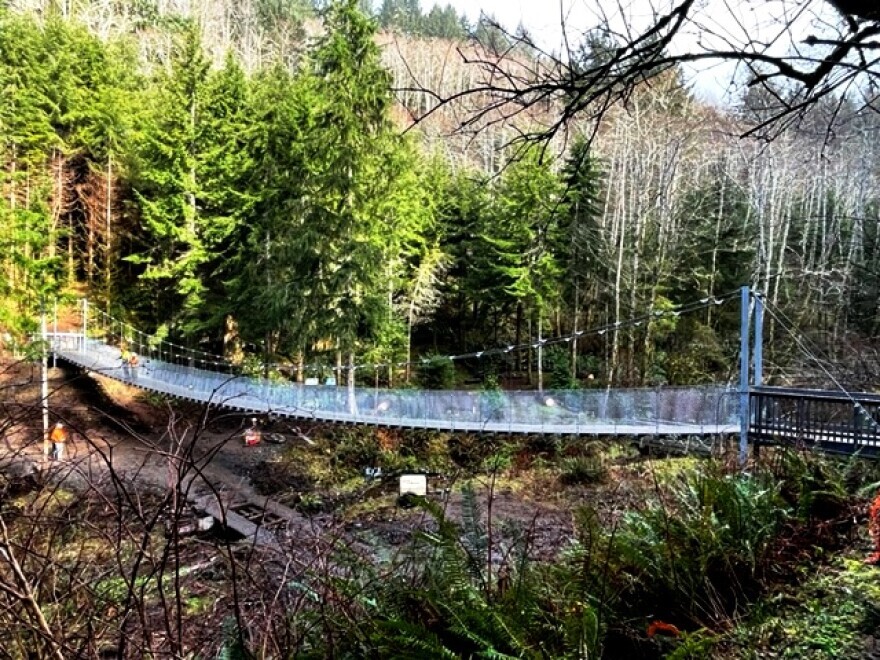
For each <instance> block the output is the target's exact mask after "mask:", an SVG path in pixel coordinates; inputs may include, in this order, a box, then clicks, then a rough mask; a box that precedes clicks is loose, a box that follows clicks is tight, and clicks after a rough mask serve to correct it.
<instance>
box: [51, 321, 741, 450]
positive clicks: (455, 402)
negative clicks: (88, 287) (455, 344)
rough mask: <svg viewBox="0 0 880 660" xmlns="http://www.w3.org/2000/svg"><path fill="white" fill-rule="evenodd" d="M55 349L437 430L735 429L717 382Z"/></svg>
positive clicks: (55, 341) (115, 367)
mask: <svg viewBox="0 0 880 660" xmlns="http://www.w3.org/2000/svg"><path fill="white" fill-rule="evenodd" d="M49 339H50V342H51V345H52V348H53V350H54V351H55V352H56V353H57V354H58V355H59V356H61V357H63V358H65V359H67V360H69V361H71V362H74V363H76V364H79V365H80V366H82V367H85V368H87V369H91V370H94V371H96V372H99V373H101V374H103V375H106V376H109V377H112V378H115V379H118V380H121V381H124V382H127V383H129V384H131V385H135V386H137V387H141V388H144V389H149V390H153V391H156V392H161V393H164V394H168V395H171V396H177V397H184V398H188V399H192V400H195V401H202V402H210V403H211V404H213V405H218V406H224V407H227V408H233V409H239V410H243V411H253V412H261V413H263V412H265V413H273V414H277V415H280V416H289V417H299V418H308V419H315V420H326V421H337V422H348V423H358V424H373V425H384V426H403V427H416V428H431V429H441V430H467V431H490V432H510V433H571V434H611V435H652V434H653V435H687V434H699V435H709V434H717V433H733V432H736V431H738V429H739V421H738V414H739V411H738V398H737V392H736V391H734V390H731V389H729V388H727V387H724V386H704V387H684V388H680V387H664V388H657V389H626V390H620V389H609V390H559V391H555V390H554V391H547V390H545V391H543V392H536V391H507V390H473V391H472V390H455V391H448V390H419V389H408V388H407V389H383V388H372V387H356V388H347V387H345V386H338V387H337V386H326V385H306V384H303V383H295V382H291V381H287V380H278V379H266V378H256V377H250V376H244V375H238V374H235V373H231V371H232V365H230V364H229V363H226V364H224V365H223V366H222V370H218V369H216V368H215V369H207V368H201V367H200V366H197V361H196V360H195V359H192V360H189V361H187V362H186V363H184V364H181V363H179V362H173V361H167V360H163V359H162V352H161V350H157V351H155V352H151V351H150V350H148V347H145V348H147V350H144V348H141V350H140V354H139V358H140V359H139V362H138V365H137V366H131V365H129V364H124V363H123V361H122V359H121V351H120V348H119V347H118V346H115V345H111V344H108V343H106V342H105V341H103V340H102V339H95V338H91V337H90V338H86V337H84V336H83V335H81V334H74V333H68V334H63V333H54V334H51V335H50V337H49Z"/></svg>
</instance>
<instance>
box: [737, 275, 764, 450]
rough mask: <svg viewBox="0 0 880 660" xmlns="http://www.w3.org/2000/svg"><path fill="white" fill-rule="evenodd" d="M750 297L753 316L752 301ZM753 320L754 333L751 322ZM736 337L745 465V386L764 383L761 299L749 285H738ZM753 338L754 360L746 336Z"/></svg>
mask: <svg viewBox="0 0 880 660" xmlns="http://www.w3.org/2000/svg"><path fill="white" fill-rule="evenodd" d="M753 300H754V303H755V305H754V316H753V315H752V301H753ZM753 322H754V335H753V334H752V325H753ZM739 332H740V337H739V351H740V353H739V406H740V408H739V411H740V419H739V423H740V429H739V464H740V465H741V466H742V465H745V463H746V461H747V460H748V457H749V421H750V411H749V390H750V389H751V387H752V383H754V387H761V385H763V383H764V299H763V298H762V297H761V294H760V293H758V292H757V291H752V289H751V287H749V286H743V287H742V288H741V289H740V330H739ZM750 338H753V339H754V361H752V359H751V357H752V356H751V355H750V354H749V339H750Z"/></svg>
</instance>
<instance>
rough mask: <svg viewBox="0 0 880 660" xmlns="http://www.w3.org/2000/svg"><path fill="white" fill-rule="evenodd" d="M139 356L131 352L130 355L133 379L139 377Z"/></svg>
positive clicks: (129, 363)
mask: <svg viewBox="0 0 880 660" xmlns="http://www.w3.org/2000/svg"><path fill="white" fill-rule="evenodd" d="M138 364H139V362H138V356H137V353H131V354H130V355H129V356H128V366H129V367H130V368H131V377H132V379H133V380H134V379H137V375H138Z"/></svg>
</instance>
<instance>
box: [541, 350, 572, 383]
mask: <svg viewBox="0 0 880 660" xmlns="http://www.w3.org/2000/svg"><path fill="white" fill-rule="evenodd" d="M544 373H545V376H546V380H545V383H546V387H548V388H550V389H554V390H573V389H578V388H579V387H580V382H579V381H578V380H577V379H575V378H572V372H571V349H570V348H569V347H568V344H566V345H564V346H549V347H548V348H546V349H545V350H544Z"/></svg>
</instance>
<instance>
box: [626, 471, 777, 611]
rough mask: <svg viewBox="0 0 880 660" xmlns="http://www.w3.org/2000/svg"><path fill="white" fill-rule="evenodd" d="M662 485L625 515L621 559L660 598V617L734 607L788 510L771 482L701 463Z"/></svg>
mask: <svg viewBox="0 0 880 660" xmlns="http://www.w3.org/2000/svg"><path fill="white" fill-rule="evenodd" d="M669 488H670V492H669V494H668V496H667V497H666V498H664V500H663V501H660V502H654V503H650V504H648V505H647V506H646V507H645V508H644V509H643V510H640V511H632V512H629V513H627V514H626V515H625V516H624V520H623V524H622V525H621V528H620V530H619V533H618V536H617V542H618V544H619V545H618V551H619V553H620V560H621V561H622V562H623V565H624V566H625V567H626V570H627V571H629V572H632V573H633V574H634V575H636V576H638V588H639V590H643V591H644V592H645V594H646V597H648V598H649V599H650V598H653V599H656V600H655V601H654V602H661V603H666V606H667V607H668V612H667V611H664V612H662V613H661V615H662V616H663V617H668V618H672V619H673V620H674V618H675V617H685V618H686V619H688V620H692V621H713V620H720V619H722V618H724V617H728V616H732V615H734V614H735V613H736V612H737V610H738V608H739V607H741V606H742V599H743V598H744V597H748V595H749V593H752V592H753V591H754V588H755V585H756V580H757V579H758V578H759V577H760V573H761V570H762V568H763V561H764V558H765V555H766V553H767V551H768V549H769V547H770V544H771V542H772V540H773V538H774V535H775V534H776V532H777V531H778V529H779V528H780V525H781V523H782V522H783V521H784V520H785V518H786V516H787V515H788V513H787V509H786V508H785V506H784V503H783V501H782V499H781V497H780V495H779V486H778V484H777V483H776V482H775V480H772V479H768V478H765V477H760V476H754V477H753V476H749V475H743V474H730V475H727V474H723V473H722V472H721V471H719V470H718V469H717V468H712V467H708V468H705V469H699V470H697V471H695V472H689V473H683V474H682V475H681V476H679V477H678V478H677V479H675V480H674V481H672V482H671V483H670V484H669Z"/></svg>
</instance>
